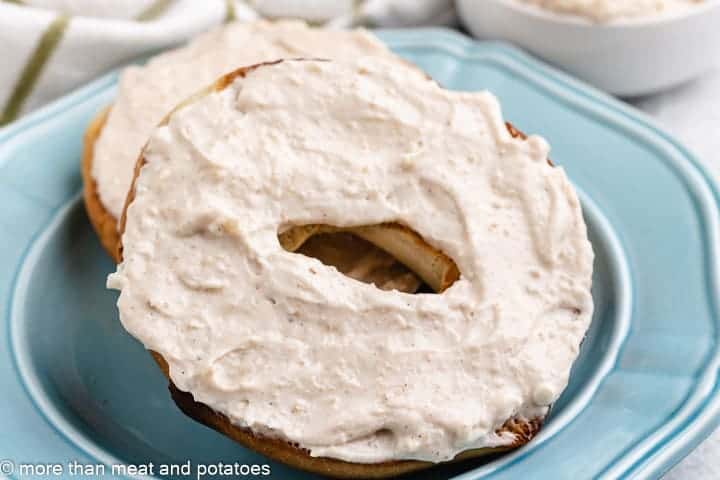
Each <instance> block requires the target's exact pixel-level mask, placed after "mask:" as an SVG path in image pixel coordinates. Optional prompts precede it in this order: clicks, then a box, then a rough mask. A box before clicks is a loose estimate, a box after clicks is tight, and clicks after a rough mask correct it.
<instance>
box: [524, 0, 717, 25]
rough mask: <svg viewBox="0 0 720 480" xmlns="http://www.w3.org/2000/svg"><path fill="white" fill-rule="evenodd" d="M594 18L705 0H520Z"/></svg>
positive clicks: (676, 8)
mask: <svg viewBox="0 0 720 480" xmlns="http://www.w3.org/2000/svg"><path fill="white" fill-rule="evenodd" d="M519 1H521V2H524V3H530V4H533V5H537V6H539V7H541V8H545V9H548V10H551V11H554V12H557V13H562V14H569V15H577V16H580V17H584V18H587V19H589V20H592V21H594V22H603V23H606V22H612V21H616V20H622V19H636V18H643V17H651V16H658V15H672V14H677V13H681V12H683V11H686V10H687V9H689V8H692V7H693V6H695V5H698V4H700V3H702V2H703V1H704V0H519Z"/></svg>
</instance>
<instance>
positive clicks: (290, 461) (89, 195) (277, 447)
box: [83, 62, 549, 478]
mask: <svg viewBox="0 0 720 480" xmlns="http://www.w3.org/2000/svg"><path fill="white" fill-rule="evenodd" d="M274 63H277V62H272V63H269V64H259V65H254V66H251V67H246V68H241V69H239V70H236V71H235V72H232V73H230V74H228V75H226V76H224V77H222V78H221V79H220V80H218V81H217V82H216V83H215V84H214V85H212V86H211V87H210V88H208V89H206V90H205V91H203V92H201V93H199V94H197V95H196V96H194V97H192V98H190V99H189V100H188V101H186V102H185V103H183V104H181V105H180V106H179V107H178V108H180V107H181V106H183V105H185V104H187V103H190V102H192V101H194V100H196V99H197V98H199V97H201V96H203V95H206V94H209V93H211V92H213V91H219V90H222V89H223V88H225V87H226V86H227V85H229V84H230V83H231V82H232V81H233V80H234V79H236V78H237V77H244V76H245V74H246V73H247V72H249V71H251V70H252V69H255V68H260V67H262V66H263V65H272V64H274ZM171 113H172V112H171ZM169 115H170V114H169ZM169 115H168V117H169ZM104 116H105V112H101V113H100V114H99V115H98V116H97V117H96V119H95V120H94V121H93V122H92V124H91V125H90V126H89V128H88V130H87V132H86V137H85V151H84V157H83V178H84V180H85V202H86V207H87V209H88V213H89V216H90V219H91V222H92V224H93V226H94V228H95V229H96V231H97V233H98V235H99V236H100V240H101V242H102V244H103V247H104V248H105V249H106V250H107V251H108V252H109V253H110V254H111V255H112V256H113V258H114V259H116V260H118V261H121V260H122V243H121V234H122V232H123V230H124V224H125V215H126V213H127V206H128V205H129V204H130V203H131V202H132V201H133V199H134V183H135V182H134V181H133V188H131V190H130V192H129V193H128V197H127V201H126V205H125V209H124V211H123V218H122V219H121V221H120V226H119V232H118V228H117V226H116V225H117V223H116V221H115V220H116V219H114V218H113V217H112V215H110V214H109V213H108V212H107V210H105V209H104V208H103V206H102V204H101V202H100V201H99V199H98V196H97V191H96V186H95V183H94V180H93V179H92V177H91V175H90V171H91V166H92V146H93V143H94V140H95V139H96V138H97V135H98V134H99V132H100V130H101V129H102V125H103V122H104ZM165 121H167V118H166V120H165ZM507 128H508V131H509V132H510V133H511V134H512V135H513V136H514V137H518V138H525V136H524V135H523V134H522V132H520V131H519V130H516V129H515V128H514V127H513V126H512V125H510V124H507ZM144 162H145V159H144V158H143V156H142V155H141V156H140V158H139V159H138V162H137V164H136V168H135V178H137V176H138V174H139V172H140V168H141V167H142V166H143V164H144ZM548 162H549V160H548ZM111 229H112V230H111ZM151 354H152V356H153V358H154V360H155V362H156V363H157V364H158V366H159V367H160V369H161V370H162V372H163V374H164V375H165V377H166V378H167V379H168V381H169V390H170V393H171V396H172V398H173V400H174V401H175V403H176V404H177V406H178V407H179V408H180V410H182V411H183V412H184V413H185V414H186V415H188V416H189V417H191V418H193V419H194V420H196V421H198V422H200V423H202V424H204V425H206V426H208V427H210V428H212V429H214V430H216V431H218V432H220V433H222V434H224V435H226V436H228V437H230V438H232V439H233V440H235V441H236V442H238V443H240V444H241V445H243V446H245V447H247V448H250V449H252V450H254V451H256V452H258V453H261V454H263V455H265V456H267V457H269V458H271V459H273V460H276V461H279V462H282V463H284V464H287V465H290V466H292V467H296V468H299V469H302V470H306V471H310V472H314V473H318V474H322V475H328V476H332V477H337V478H387V477H393V476H397V475H401V474H405V473H409V472H413V471H417V470H420V469H425V468H429V467H432V466H433V465H435V464H433V463H431V462H426V461H417V460H393V461H385V462H380V463H353V462H347V461H343V460H339V459H334V458H326V457H314V456H311V455H310V452H309V451H308V450H307V449H304V448H302V447H300V446H299V445H296V444H293V443H290V442H288V441H286V440H283V439H280V438H273V437H268V436H264V435H259V434H257V433H254V432H253V431H251V430H250V429H247V428H243V427H241V426H238V425H235V424H233V423H232V422H231V421H230V420H229V419H228V417H226V416H225V415H223V414H221V413H219V412H217V411H214V410H213V409H212V408H210V407H209V406H207V405H205V404H203V403H200V402H196V401H195V400H194V398H193V396H192V394H191V393H189V392H184V391H181V390H179V389H178V388H177V387H176V386H175V385H174V384H173V382H172V379H171V378H170V374H169V367H168V364H167V362H166V361H165V359H164V358H163V357H162V356H161V355H160V354H158V353H156V352H151ZM542 422H543V418H532V419H524V418H509V419H508V420H507V421H505V423H504V424H503V425H502V426H501V427H500V428H498V429H497V430H496V433H498V434H504V435H512V437H513V441H512V442H511V443H509V444H507V445H504V446H501V447H492V448H490V447H488V448H479V449H471V450H466V451H464V452H461V453H460V454H458V455H457V456H456V457H455V458H454V459H453V460H451V462H456V461H460V460H465V459H470V458H476V457H482V456H487V455H491V454H496V453H502V452H505V451H508V450H512V449H515V448H518V447H520V446H522V445H524V444H526V443H527V442H529V441H530V440H531V439H532V438H533V437H534V436H535V435H536V434H537V433H538V432H539V430H540V428H541V426H542Z"/></svg>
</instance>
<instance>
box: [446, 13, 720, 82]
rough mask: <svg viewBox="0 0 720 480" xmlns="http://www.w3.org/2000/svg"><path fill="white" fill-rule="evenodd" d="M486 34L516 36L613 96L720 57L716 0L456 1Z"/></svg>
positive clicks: (688, 74)
mask: <svg viewBox="0 0 720 480" xmlns="http://www.w3.org/2000/svg"><path fill="white" fill-rule="evenodd" d="M457 6H458V12H459V14H460V17H461V19H462V21H463V23H464V24H465V26H466V27H467V28H468V30H470V31H471V32H472V33H473V34H474V35H475V36H477V37H479V38H481V39H492V40H505V41H508V42H511V43H513V44H515V45H517V46H519V47H521V48H523V49H525V50H527V51H529V52H531V53H533V54H535V55H537V56H539V57H541V58H543V59H545V60H547V61H549V62H550V63H552V64H554V65H557V66H559V67H560V68H562V69H563V70H565V71H567V72H569V73H571V74H573V75H575V76H577V77H579V78H581V79H583V80H585V81H587V82H589V83H591V84H593V85H595V86H597V87H599V88H601V89H603V90H605V91H607V92H609V93H612V94H615V95H620V96H639V95H645V94H649V93H654V92H657V91H660V90H664V89H667V88H671V87H673V86H676V85H678V84H681V83H683V82H686V81H688V80H691V79H693V78H695V77H698V76H699V75H701V74H703V73H704V72H706V71H708V70H710V69H712V68H713V67H714V66H716V65H718V63H720V1H719V0H483V1H481V2H478V1H476V0H458V2H457Z"/></svg>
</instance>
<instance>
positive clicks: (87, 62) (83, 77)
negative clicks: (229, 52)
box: [0, 0, 455, 126]
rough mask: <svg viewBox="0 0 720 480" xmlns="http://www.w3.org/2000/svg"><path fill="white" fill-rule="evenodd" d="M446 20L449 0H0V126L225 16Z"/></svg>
mask: <svg viewBox="0 0 720 480" xmlns="http://www.w3.org/2000/svg"><path fill="white" fill-rule="evenodd" d="M260 16H264V17H269V18H279V17H299V18H303V19H306V20H308V21H309V22H313V23H317V24H323V25H329V26H333V27H350V26H355V25H370V26H382V27H391V26H398V27H399V26H410V25H440V24H444V25H446V24H452V23H454V21H455V9H454V6H453V2H452V0H253V1H247V2H244V1H240V0H0V62H1V65H0V66H1V67H2V68H0V126H2V125H4V124H6V123H9V122H11V121H13V120H15V119H16V118H18V117H19V116H20V115H22V114H24V113H27V112H30V111H32V110H34V109H35V108H37V107H39V106H41V105H43V104H44V103H47V102H48V101H50V100H53V99H54V98H57V97H59V96H61V95H63V94H64V93H67V92H68V91H69V90H71V89H73V88H75V87H77V86H79V85H82V84H83V83H86V82H88V81H89V80H91V79H92V78H94V77H96V76H98V75H99V74H101V73H103V72H105V71H107V70H109V69H111V68H112V67H114V66H117V65H121V64H123V63H126V62H128V61H129V60H131V59H133V58H136V57H139V56H141V55H143V54H147V53H150V52H154V51H157V50H160V49H163V48H167V47H171V46H174V45H177V44H179V43H182V42H183V41H185V40H187V39H188V38H190V37H192V36H194V35H196V34H197V33H199V32H201V31H203V30H206V29H208V28H210V27H212V26H215V25H218V24H220V23H222V22H225V21H231V20H238V21H244V20H245V21H246V20H252V19H255V18H258V17H260Z"/></svg>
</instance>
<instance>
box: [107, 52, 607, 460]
mask: <svg viewBox="0 0 720 480" xmlns="http://www.w3.org/2000/svg"><path fill="white" fill-rule="evenodd" d="M548 150H549V147H548V144H547V143H546V142H545V141H544V140H543V139H542V138H540V137H537V136H531V137H529V138H528V139H527V140H525V141H523V140H520V139H516V138H513V137H512V136H511V135H510V134H509V133H508V131H507V130H506V127H505V125H504V123H503V119H502V115H501V111H500V107H499V104H498V102H497V100H496V98H495V97H494V96H493V95H492V94H490V93H487V92H478V93H463V92H451V91H447V90H444V89H442V88H440V87H439V86H438V85H437V84H435V83H434V82H432V81H431V80H429V79H427V78H426V77H425V76H424V75H423V74H422V73H420V72H418V71H415V70H413V69H408V68H405V67H401V66H399V65H398V63H397V62H389V61H387V60H384V59H381V58H373V57H365V58H361V59H358V60H356V61H353V62H347V63H346V62H320V61H285V62H282V63H279V64H276V65H272V66H262V67H260V68H257V69H255V70H253V71H251V72H249V73H247V75H246V77H245V78H239V77H238V78H237V79H236V80H234V81H233V82H232V83H231V84H230V85H228V86H227V87H226V88H225V89H223V90H222V91H219V92H214V93H211V94H208V95H206V96H204V97H202V98H200V99H198V100H195V101H194V102H193V103H191V104H189V105H186V106H184V107H182V108H180V109H179V110H177V111H176V112H175V113H173V114H172V115H171V116H170V118H169V121H168V124H167V125H165V126H162V127H160V128H157V129H156V130H155V131H154V133H153V134H152V136H151V137H150V140H149V142H148V144H147V147H146V148H145V150H144V158H145V160H146V162H147V163H146V164H145V165H144V166H143V167H142V169H141V170H140V172H139V176H138V178H137V180H136V184H135V197H134V200H133V201H132V203H131V204H130V205H129V207H128V210H127V223H126V228H125V231H124V234H123V237H122V241H123V245H124V261H123V263H122V264H120V265H119V266H118V269H117V272H116V273H114V274H112V275H110V277H109V278H108V287H109V288H113V289H118V290H121V294H120V297H119V300H118V307H119V311H120V318H121V321H122V323H123V325H124V327H125V328H126V329H127V330H128V331H129V332H130V333H131V334H132V335H133V336H135V337H136V338H138V339H139V340H140V341H141V342H142V343H143V344H144V345H145V347H146V348H148V349H151V350H153V351H156V352H158V353H160V354H161V355H162V356H163V357H164V358H165V360H166V361H167V362H168V364H169V366H170V376H171V378H172V380H173V382H174V383H175V384H176V386H177V387H178V388H179V389H181V390H183V391H189V392H191V393H192V395H193V396H194V398H195V400H196V401H198V402H202V403H204V404H207V405H209V406H210V407H211V408H213V409H214V410H216V411H218V412H221V413H223V414H224V415H226V416H227V417H228V418H229V419H230V421H231V422H233V423H234V424H236V425H238V426H241V427H246V428H250V429H251V430H252V431H253V432H255V433H257V434H260V435H267V436H273V437H278V438H281V439H285V440H287V441H289V442H293V443H296V444H298V445H300V446H301V447H304V448H307V449H309V450H310V453H311V455H314V456H328V457H334V458H339V459H343V460H347V461H352V462H363V463H365V462H379V461H384V460H390V459H422V460H429V461H442V460H448V459H450V458H452V457H453V456H454V455H456V454H457V453H458V452H461V451H464V450H467V449H470V448H477V447H491V446H499V445H508V444H510V443H511V442H512V441H513V440H514V438H513V435H512V434H509V433H504V434H498V433H496V430H497V429H498V428H499V427H500V426H501V425H503V423H504V422H505V421H506V420H508V419H509V418H537V417H542V416H544V415H545V414H546V413H547V410H548V407H549V405H550V404H552V403H553V402H554V401H555V400H556V399H557V398H558V396H559V395H560V393H561V392H562V391H563V389H564V388H565V386H566V384H567V381H568V375H569V372H570V368H571V366H572V364H573V361H574V360H575V358H576V356H577V354H578V349H579V345H580V343H581V341H582V339H583V338H584V335H585V332H586V330H587V328H588V326H589V324H590V320H591V316H592V311H593V303H592V297H591V295H590V286H591V276H592V264H593V251H592V248H591V245H590V243H589V241H588V238H587V234H586V227H585V223H584V220H583V217H582V213H581V208H580V203H579V202H578V198H577V196H576V193H575V192H574V190H573V187H572V186H571V185H570V183H569V182H568V180H567V178H566V176H565V173H564V171H563V169H562V168H561V167H554V168H553V167H551V166H550V165H549V164H548V163H547V161H546V159H547V158H548ZM381 222H400V223H403V224H405V225H407V226H409V227H410V228H412V229H413V230H415V231H416V232H418V233H419V234H420V235H422V236H423V238H424V239H425V240H426V241H427V242H428V243H429V244H430V245H432V246H434V247H436V248H438V249H440V250H442V251H443V252H445V253H446V254H447V255H449V256H450V257H451V258H452V259H453V260H454V261H455V263H456V264H457V266H458V267H459V269H460V272H461V277H460V279H459V280H457V281H456V282H455V283H454V284H453V285H452V286H451V287H450V288H449V289H447V290H446V291H444V292H443V293H442V294H416V295H412V294H405V293H400V292H398V291H383V290H380V289H379V288H376V287H375V286H374V285H371V284H365V283H361V282H358V281H356V280H353V279H351V278H349V277H346V276H344V275H342V274H341V273H339V272H338V271H337V270H336V269H335V268H334V267H331V266H326V265H324V264H322V263H320V262H319V261H318V260H316V259H314V258H311V257H306V256H304V255H300V254H296V253H290V252H288V251H286V250H284V249H283V248H282V247H281V246H280V244H279V243H278V239H277V235H278V232H282V231H284V230H285V229H287V228H289V227H291V226H294V225H302V224H316V223H322V224H330V225H335V226H340V227H349V226H356V225H370V224H377V223H381Z"/></svg>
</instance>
